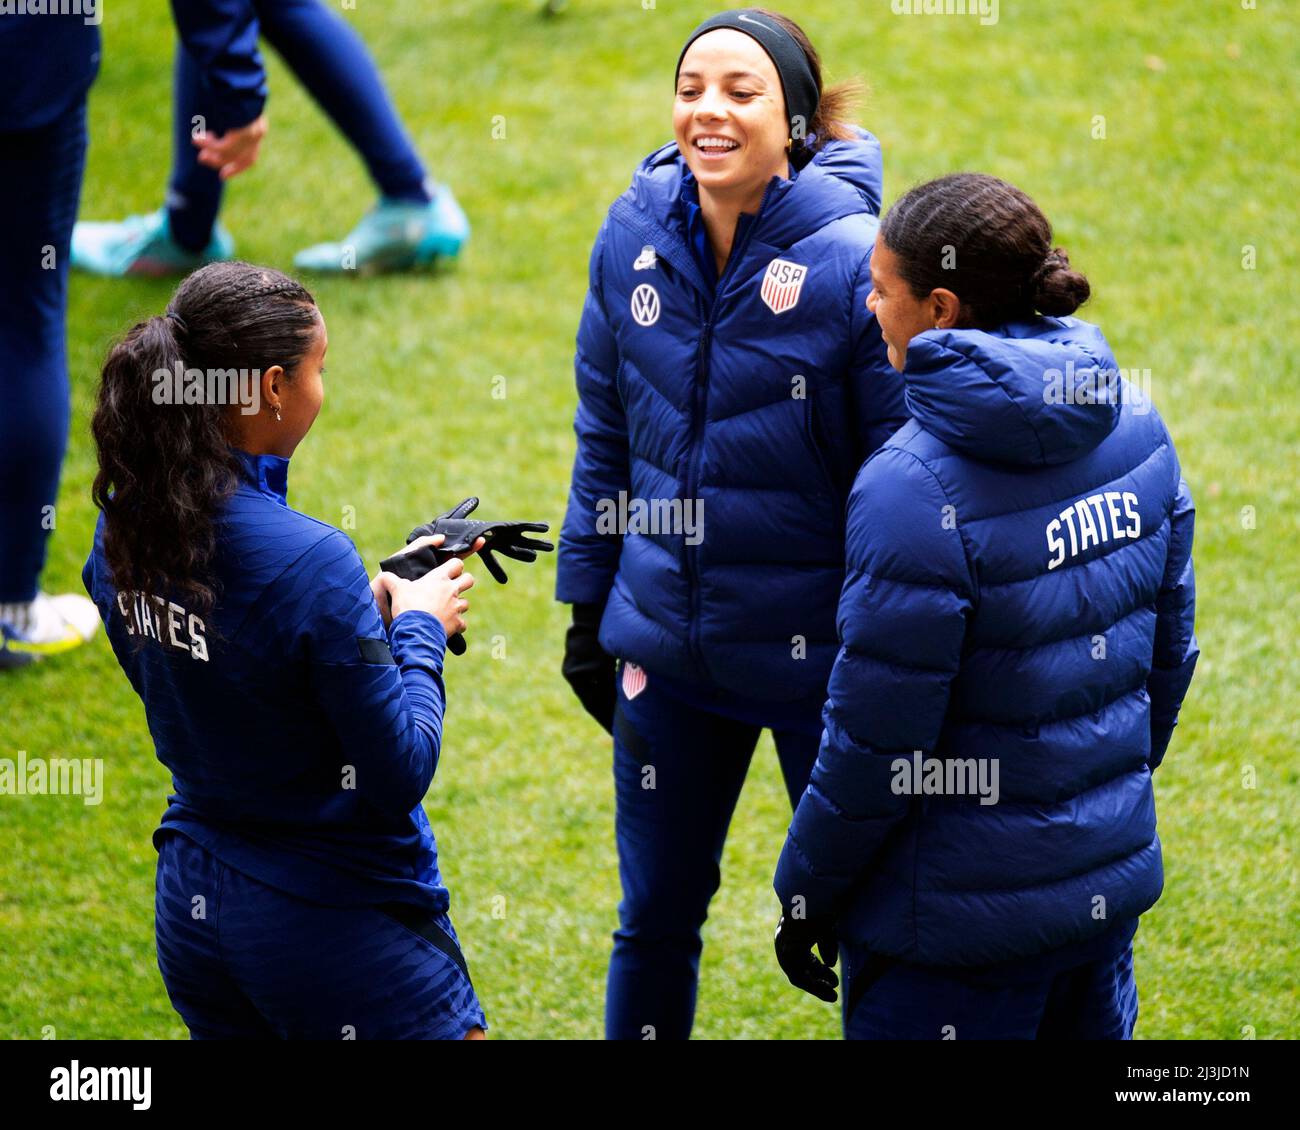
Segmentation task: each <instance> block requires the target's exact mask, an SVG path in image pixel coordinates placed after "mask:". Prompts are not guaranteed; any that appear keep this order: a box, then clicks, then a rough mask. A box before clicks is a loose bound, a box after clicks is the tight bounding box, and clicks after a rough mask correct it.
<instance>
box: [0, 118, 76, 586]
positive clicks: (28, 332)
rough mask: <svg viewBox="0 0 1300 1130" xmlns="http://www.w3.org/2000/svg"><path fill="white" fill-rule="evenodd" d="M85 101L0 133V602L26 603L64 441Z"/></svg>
mask: <svg viewBox="0 0 1300 1130" xmlns="http://www.w3.org/2000/svg"><path fill="white" fill-rule="evenodd" d="M85 156H86V107H85V102H84V101H83V102H81V103H80V104H79V105H78V106H75V107H72V108H70V109H69V110H68V111H67V112H66V113H65V114H64V115H63V116H62V117H60V118H59V119H58V120H56V121H55V122H53V123H51V124H50V125H48V126H45V127H43V128H41V129H37V130H24V131H13V132H3V133H0V199H2V201H3V206H0V482H2V483H3V484H4V487H3V489H2V490H0V604H3V605H8V604H17V603H25V602H30V601H31V600H33V599H34V598H35V596H36V594H37V590H38V587H39V578H40V574H41V570H42V569H43V567H44V565H45V549H46V540H47V538H48V537H49V533H50V530H51V529H52V528H53V525H54V523H53V521H52V518H53V506H54V502H55V498H56V496H57V494H58V490H59V471H60V468H61V466H62V464H63V453H64V450H65V448H66V446H67V440H68V416H69V398H68V362H67V346H66V342H65V325H64V320H65V314H66V309H67V297H68V246H69V243H70V241H71V238H72V225H73V223H74V221H75V220H76V217H77V200H78V197H79V195H80V192H81V177H82V172H83V170H84V167H85Z"/></svg>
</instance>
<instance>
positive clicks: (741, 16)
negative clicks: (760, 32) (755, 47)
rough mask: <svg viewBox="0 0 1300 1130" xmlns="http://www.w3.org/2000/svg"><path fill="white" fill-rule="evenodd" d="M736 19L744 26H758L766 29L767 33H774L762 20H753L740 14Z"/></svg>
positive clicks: (770, 26) (769, 25) (751, 17)
mask: <svg viewBox="0 0 1300 1130" xmlns="http://www.w3.org/2000/svg"><path fill="white" fill-rule="evenodd" d="M736 18H737V19H738V20H740V22H741V23H746V24H758V26H759V27H762V28H766V29H767V30H768V31H774V30H776V29H775V28H773V27H772V25H771V24H765V23H764V22H763V21H762V20H756V19H754V17H753V16H746V15H744V14H743V13H742V14H741V15H739V16H737V17H736Z"/></svg>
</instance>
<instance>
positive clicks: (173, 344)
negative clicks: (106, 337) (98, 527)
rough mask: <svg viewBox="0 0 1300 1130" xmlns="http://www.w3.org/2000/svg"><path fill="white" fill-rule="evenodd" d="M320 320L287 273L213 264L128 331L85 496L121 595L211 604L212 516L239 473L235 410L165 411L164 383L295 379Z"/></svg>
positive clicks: (107, 365)
mask: <svg viewBox="0 0 1300 1130" xmlns="http://www.w3.org/2000/svg"><path fill="white" fill-rule="evenodd" d="M316 321H317V315H316V309H315V300H314V299H313V298H312V296H311V294H310V293H308V291H307V290H306V289H305V288H304V287H303V286H301V285H300V284H299V283H297V282H295V281H294V280H293V279H291V278H289V277H288V276H287V275H283V274H281V273H280V272H279V271H274V270H271V269H269V268H266V267H254V266H251V265H249V264H247V263H234V262H232V263H213V264H211V265H209V266H207V267H203V268H201V269H200V270H198V271H195V272H194V273H193V274H192V275H190V276H189V277H187V278H186V279H185V280H184V281H182V282H181V284H180V286H179V287H177V289H176V293H175V294H174V295H173V296H172V300H171V303H170V304H169V306H168V308H167V313H166V314H165V315H161V316H157V317H153V318H149V319H147V320H146V321H143V322H139V323H137V324H136V325H134V326H132V327H131V329H130V330H128V331H127V333H126V335H125V337H123V338H122V340H121V341H120V342H118V343H117V344H116V345H114V346H113V348H112V349H111V350H110V351H109V354H108V357H107V359H106V360H105V362H104V368H103V372H102V374H101V379H100V387H99V398H98V402H97V403H96V406H95V414H94V417H93V419H92V421H91V432H92V434H93V435H94V438H95V444H96V447H97V449H98V453H99V472H98V474H96V476H95V483H94V487H93V489H92V495H93V497H94V500H95V504H96V505H97V506H98V507H99V508H100V510H102V511H103V512H104V520H105V528H104V556H105V559H106V561H107V563H108V567H109V570H110V572H111V573H112V576H113V583H114V584H115V585H116V586H117V588H118V589H121V590H144V591H155V592H171V593H175V594H176V595H178V596H184V597H187V598H188V599H189V601H190V602H191V604H192V606H193V607H195V608H196V610H202V611H207V610H209V609H210V608H211V607H212V604H213V601H214V600H215V599H216V597H217V592H216V588H215V584H214V581H213V579H212V576H211V564H212V556H213V553H214V551H215V549H216V535H215V531H214V529H213V517H214V515H215V513H216V510H217V508H218V506H219V505H220V503H221V502H222V501H223V500H224V499H225V498H226V497H227V496H228V495H229V494H230V492H231V491H232V490H234V487H235V483H236V481H237V477H238V474H239V461H238V459H237V457H236V456H235V454H234V452H233V451H232V449H231V448H230V446H229V433H228V430H227V421H228V414H229V413H230V412H232V411H237V408H236V407H234V406H231V405H229V404H225V403H213V402H210V401H206V400H203V401H202V402H200V403H184V404H177V403H172V401H171V398H169V397H160V396H159V395H158V391H159V389H160V387H161V386H160V380H161V379H162V378H164V377H166V376H168V375H169V374H171V373H173V372H179V371H181V370H188V369H191V368H199V369H204V368H206V369H208V370H209V371H211V370H212V369H221V370H226V369H235V368H244V369H250V368H260V369H262V370H265V369H267V368H269V367H271V366H272V365H280V366H282V367H283V368H284V370H285V372H286V374H288V375H290V377H291V376H292V374H293V372H294V369H295V367H296V366H297V364H298V363H299V362H300V361H301V360H302V358H303V355H304V354H305V353H306V352H307V350H308V348H309V346H310V343H311V341H312V338H313V335H314V334H315V332H316Z"/></svg>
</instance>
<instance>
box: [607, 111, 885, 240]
mask: <svg viewBox="0 0 1300 1130" xmlns="http://www.w3.org/2000/svg"><path fill="white" fill-rule="evenodd" d="M855 129H856V127H855ZM856 133H857V134H858V136H857V137H856V138H854V139H853V140H850V141H828V142H826V144H825V145H823V146H822V147H821V148H820V149H819V150H818V151H817V153H815V154H814V155H813V158H812V160H811V161H809V162H808V164H806V165H805V166H804V167H803V168H802V169H800V170H798V171H797V172H796V173H795V175H794V176H793V177H792V178H790V179H789V180H784V179H780V178H773V180H774V182H775V183H774V184H773V185H771V186H770V187H769V189H768V196H767V199H766V202H765V205H764V210H763V216H762V219H761V221H760V223H761V224H762V227H763V241H764V242H765V243H768V244H771V245H774V246H789V245H790V244H792V243H794V242H796V241H797V240H799V239H802V238H803V237H805V236H806V235H808V234H809V233H810V232H814V231H817V230H818V229H820V228H823V227H825V226H826V225H827V224H828V223H830V222H832V221H833V220H838V219H839V218H840V217H842V216H849V215H854V214H857V213H860V212H862V211H864V210H865V211H868V212H870V213H871V214H872V215H873V216H879V215H880V201H881V197H882V173H881V165H882V162H881V156H880V142H879V141H877V140H876V138H875V137H874V136H873V135H872V134H870V133H868V132H867V131H866V130H864V129H856ZM688 171H689V170H688V167H687V164H686V159H685V158H684V157H683V156H682V155H681V153H680V151H679V150H678V148H677V143H676V142H675V141H670V142H669V143H668V144H667V145H664V146H661V147H660V148H658V149H656V150H655V151H654V152H653V153H651V154H650V155H649V156H648V157H646V158H645V159H644V160H643V161H642V162H641V164H640V165H638V166H637V170H636V172H635V173H634V174H633V176H632V183H631V185H630V186H629V188H628V190H627V192H626V193H625V194H624V199H626V200H627V201H628V202H629V203H630V204H631V205H632V206H633V207H634V208H636V209H637V210H638V211H639V212H641V213H643V214H645V215H647V216H649V217H650V218H652V219H654V220H655V221H656V222H657V223H658V224H659V225H660V226H661V227H663V228H666V229H668V230H673V229H675V228H676V227H678V226H679V225H680V220H679V219H678V218H677V217H678V214H679V213H678V199H679V196H680V193H681V183H682V177H683V176H684V175H685V174H686V173H687V172H688Z"/></svg>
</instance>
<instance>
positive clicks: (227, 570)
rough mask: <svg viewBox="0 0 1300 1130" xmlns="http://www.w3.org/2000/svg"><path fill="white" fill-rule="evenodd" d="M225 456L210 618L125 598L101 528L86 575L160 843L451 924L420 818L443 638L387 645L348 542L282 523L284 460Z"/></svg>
mask: <svg viewBox="0 0 1300 1130" xmlns="http://www.w3.org/2000/svg"><path fill="white" fill-rule="evenodd" d="M236 455H237V456H238V457H239V460H240V464H241V467H242V475H241V477H240V481H239V485H238V487H237V488H236V490H235V493H234V494H233V495H232V496H231V497H230V498H229V499H228V501H227V502H226V503H225V504H224V506H223V507H222V509H221V511H220V513H219V516H218V518H217V521H216V534H217V554H216V558H215V561H214V567H215V572H216V576H217V579H218V580H219V582H220V584H221V592H220V595H219V596H218V598H217V601H216V604H215V606H214V608H213V609H212V612H211V613H210V614H209V615H207V616H201V615H199V614H198V613H197V612H195V611H194V610H193V609H190V608H187V607H186V606H185V604H184V602H183V599H184V598H176V599H172V598H169V596H168V594H164V593H137V592H126V591H119V590H118V589H117V588H116V586H114V584H113V582H112V578H111V577H110V576H109V575H108V569H107V565H106V562H105V559H104V553H103V534H104V519H103V516H102V515H101V516H100V520H99V526H98V528H97V530H96V535H95V546H94V549H93V550H92V552H91V555H90V558H89V560H88V561H87V562H86V567H85V570H84V573H83V581H84V583H85V585H86V590H87V591H88V592H89V593H90V595H91V597H92V598H93V599H94V601H95V603H96V605H98V607H99V614H100V616H101V617H102V618H103V621H104V629H105V631H106V633H107V635H108V639H109V642H110V643H111V644H112V646H113V651H114V653H115V654H116V656H117V659H118V662H119V663H120V664H121V666H122V669H123V670H124V671H125V672H126V675H127V678H129V679H130V681H131V686H132V687H134V688H135V691H136V693H137V694H138V695H139V696H140V699H141V700H142V701H143V703H144V708H145V716H146V718H147V719H148V722H149V732H150V734H151V735H152V737H153V741H154V746H155V748H156V750H157V753H158V759H159V760H160V761H161V762H162V763H163V764H164V765H165V766H166V767H167V768H168V769H170V770H171V774H172V782H173V786H174V790H175V791H174V795H173V796H171V797H169V798H168V799H169V801H170V803H169V804H168V807H167V811H166V813H165V814H164V815H163V819H162V826H161V827H160V828H159V829H158V832H157V833H155V836H154V842H155V844H157V843H160V842H161V836H162V835H163V834H164V833H166V832H168V831H176V832H180V833H182V834H184V835H185V836H188V837H189V838H190V839H192V840H194V841H195V842H197V843H198V844H200V845H202V846H203V847H204V848H206V849H207V850H208V851H210V852H211V853H212V854H213V855H215V856H216V857H217V858H218V859H220V860H221V861H222V862H223V863H225V864H227V865H228V866H230V867H233V868H234V869H235V870H237V871H242V872H243V873H244V874H246V875H250V876H252V877H253V878H254V879H257V880H259V881H261V882H263V883H266V884H267V885H268V886H271V887H275V888H276V889H277V890H281V891H285V892H287V893H288V894H291V895H297V896H298V897H300V898H305V899H308V900H310V901H312V902H319V903H325V904H327V905H335V906H370V905H377V904H381V903H388V902H397V903H403V904H406V905H410V906H414V907H417V908H420V909H422V910H428V911H430V912H432V913H440V912H442V911H445V910H446V909H447V906H448V902H449V897H448V894H447V891H446V888H445V887H444V886H443V882H442V878H441V875H440V873H439V870H438V854H437V848H436V847H435V844H434V839H433V833H432V831H431V830H430V828H429V821H428V818H427V817H426V816H425V814H424V810H423V808H422V807H421V805H420V801H421V799H422V798H423V796H424V794H425V792H426V791H427V790H428V788H429V784H430V782H431V781H432V779H433V774H434V770H435V769H436V768H437V764H438V755H439V750H440V748H441V743H442V720H443V710H444V701H445V697H444V691H443V682H442V663H443V649H444V646H445V644H446V635H445V633H444V631H443V627H442V624H441V623H440V622H439V621H438V620H437V619H436V618H435V617H433V616H430V615H429V614H428V613H426V612H419V611H410V612H403V613H402V614H401V615H400V616H397V617H395V618H394V619H393V621H392V623H391V624H390V625H389V627H388V628H387V630H385V628H384V625H383V622H382V620H381V619H380V616H379V609H378V608H377V607H376V605H375V599H374V596H373V594H372V593H371V590H370V582H369V579H368V578H367V576H366V571H365V567H364V566H363V565H362V563H361V558H360V557H359V556H358V554H357V551H356V549H355V547H354V546H353V545H352V542H351V540H350V539H349V538H348V537H347V535H346V534H344V533H342V532H341V531H340V530H336V529H334V527H332V526H328V525H326V524H325V523H323V522H318V521H317V520H316V519H314V518H309V517H308V516H307V515H305V514H300V513H299V512H297V511H296V510H292V509H290V507H289V506H288V503H287V501H286V491H287V489H288V460H286V459H281V458H279V457H278V456H274V455H258V456H253V455H248V454H247V453H245V452H238V451H237V452H236Z"/></svg>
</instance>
